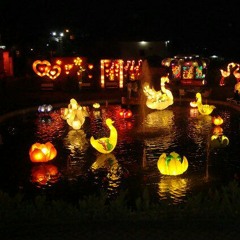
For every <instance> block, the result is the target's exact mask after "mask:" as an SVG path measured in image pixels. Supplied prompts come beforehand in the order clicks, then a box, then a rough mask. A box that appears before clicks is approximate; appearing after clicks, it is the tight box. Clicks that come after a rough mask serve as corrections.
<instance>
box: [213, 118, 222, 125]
mask: <svg viewBox="0 0 240 240" xmlns="http://www.w3.org/2000/svg"><path fill="white" fill-rule="evenodd" d="M212 121H213V124H214V125H216V126H220V125H222V124H223V119H222V118H221V117H220V116H215V117H212Z"/></svg>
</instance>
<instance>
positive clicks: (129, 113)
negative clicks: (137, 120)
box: [119, 108, 132, 118]
mask: <svg viewBox="0 0 240 240" xmlns="http://www.w3.org/2000/svg"><path fill="white" fill-rule="evenodd" d="M119 116H120V117H121V118H130V117H132V111H131V110H130V109H124V108H123V109H121V110H120V111H119Z"/></svg>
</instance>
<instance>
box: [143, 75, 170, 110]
mask: <svg viewBox="0 0 240 240" xmlns="http://www.w3.org/2000/svg"><path fill="white" fill-rule="evenodd" d="M166 82H167V83H168V82H169V78H168V76H163V77H161V90H159V91H156V90H155V89H154V88H153V87H152V88H150V86H149V84H148V83H146V82H145V83H144V85H143V93H144V94H145V96H146V97H147V101H146V105H147V107H148V108H151V109H157V110H163V109H165V108H167V107H168V106H170V105H172V104H173V95H172V92H171V91H170V90H168V89H166V88H165V83H166Z"/></svg>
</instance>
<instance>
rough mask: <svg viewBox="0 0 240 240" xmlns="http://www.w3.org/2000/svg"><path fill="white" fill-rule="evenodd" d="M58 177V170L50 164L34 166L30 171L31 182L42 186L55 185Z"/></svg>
mask: <svg viewBox="0 0 240 240" xmlns="http://www.w3.org/2000/svg"><path fill="white" fill-rule="evenodd" d="M59 175H60V174H59V171H58V168H57V167H56V166H54V165H52V164H49V165H40V166H35V167H33V168H32V171H31V181H32V182H33V183H37V184H39V185H41V186H44V185H47V184H48V183H56V182H57V181H58V179H59Z"/></svg>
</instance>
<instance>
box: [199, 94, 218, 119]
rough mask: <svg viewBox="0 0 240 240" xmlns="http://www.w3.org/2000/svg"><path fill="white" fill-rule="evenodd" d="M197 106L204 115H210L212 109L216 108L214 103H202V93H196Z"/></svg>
mask: <svg viewBox="0 0 240 240" xmlns="http://www.w3.org/2000/svg"><path fill="white" fill-rule="evenodd" d="M196 99H197V107H198V111H199V113H201V114H202V115H210V114H211V113H212V111H213V110H214V109H215V108H216V107H215V106H214V105H208V104H202V95H201V93H199V92H198V93H196Z"/></svg>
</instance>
